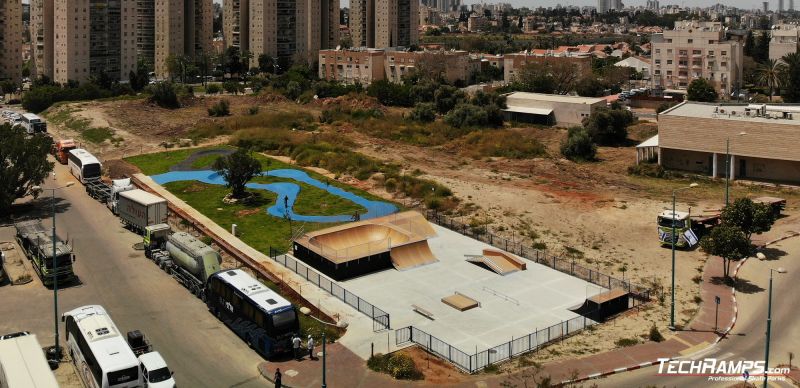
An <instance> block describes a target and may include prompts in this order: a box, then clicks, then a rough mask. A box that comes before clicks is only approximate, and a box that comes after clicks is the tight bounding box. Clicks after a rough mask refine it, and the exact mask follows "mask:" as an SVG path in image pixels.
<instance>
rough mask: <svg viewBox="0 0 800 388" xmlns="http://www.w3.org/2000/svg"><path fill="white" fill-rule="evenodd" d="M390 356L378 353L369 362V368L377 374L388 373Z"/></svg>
mask: <svg viewBox="0 0 800 388" xmlns="http://www.w3.org/2000/svg"><path fill="white" fill-rule="evenodd" d="M389 357H390V356H389V355H384V354H381V353H377V354H375V355H373V356H371V357H370V358H369V359H368V360H367V368H369V369H371V370H373V371H375V372H383V373H386V372H387V371H388V364H389Z"/></svg>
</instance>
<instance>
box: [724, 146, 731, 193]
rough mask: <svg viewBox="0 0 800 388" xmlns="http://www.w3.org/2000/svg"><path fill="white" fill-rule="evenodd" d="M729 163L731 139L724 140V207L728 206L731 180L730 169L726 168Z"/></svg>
mask: <svg viewBox="0 0 800 388" xmlns="http://www.w3.org/2000/svg"><path fill="white" fill-rule="evenodd" d="M730 161H731V138H730V137H729V138H727V139H725V206H728V185H730V183H729V181H730V179H731V177H730V175H731V168H730V167H729V166H728V164H730Z"/></svg>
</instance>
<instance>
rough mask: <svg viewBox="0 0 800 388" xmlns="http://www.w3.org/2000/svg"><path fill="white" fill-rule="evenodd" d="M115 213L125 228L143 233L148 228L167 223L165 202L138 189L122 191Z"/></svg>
mask: <svg viewBox="0 0 800 388" xmlns="http://www.w3.org/2000/svg"><path fill="white" fill-rule="evenodd" d="M117 213H118V214H119V218H120V219H122V222H123V223H124V224H125V225H126V226H128V227H129V228H131V229H132V230H134V231H136V232H137V233H143V232H144V230H145V228H146V227H148V226H151V225H156V224H166V223H167V200H165V199H164V198H161V197H159V196H157V195H155V194H150V193H148V192H146V191H144V190H140V189H136V190H129V191H123V192H121V193H119V199H118V201H117Z"/></svg>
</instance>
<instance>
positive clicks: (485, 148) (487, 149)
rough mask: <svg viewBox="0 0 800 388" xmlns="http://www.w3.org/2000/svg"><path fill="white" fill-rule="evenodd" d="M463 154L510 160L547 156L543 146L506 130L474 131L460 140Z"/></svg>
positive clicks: (532, 139)
mask: <svg viewBox="0 0 800 388" xmlns="http://www.w3.org/2000/svg"><path fill="white" fill-rule="evenodd" d="M462 141H463V144H465V147H463V152H462V153H463V154H464V155H467V156H471V157H473V158H480V157H485V156H494V157H504V158H511V159H526V158H535V157H538V156H543V155H546V154H547V151H546V149H545V146H544V145H543V144H542V143H541V142H539V141H538V140H536V139H535V138H534V137H532V136H527V135H525V134H521V133H519V132H516V131H512V130H507V129H494V130H484V131H474V132H471V133H469V134H467V135H466V136H464V137H463V138H462Z"/></svg>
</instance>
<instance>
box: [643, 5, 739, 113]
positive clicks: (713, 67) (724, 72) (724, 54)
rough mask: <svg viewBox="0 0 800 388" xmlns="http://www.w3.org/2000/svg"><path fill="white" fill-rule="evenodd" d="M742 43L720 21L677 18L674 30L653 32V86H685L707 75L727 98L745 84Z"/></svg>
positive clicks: (679, 87)
mask: <svg viewBox="0 0 800 388" xmlns="http://www.w3.org/2000/svg"><path fill="white" fill-rule="evenodd" d="M742 47H743V45H742V43H741V42H739V41H737V40H733V39H728V38H727V37H726V35H725V27H724V26H723V25H722V23H720V22H698V21H688V20H685V21H677V22H675V29H674V30H667V31H664V32H663V33H662V34H653V36H652V71H651V72H650V74H651V76H652V86H653V88H656V89H659V88H661V89H682V90H685V89H687V88H688V87H689V84H690V83H691V82H692V81H693V80H695V79H700V78H704V79H706V80H708V81H710V82H711V84H712V85H714V88H715V89H716V91H717V93H719V94H720V97H722V98H723V99H728V98H730V96H731V93H732V92H734V91H735V90H736V89H737V88H739V87H740V86H741V85H742V63H743V58H744V54H743V51H742Z"/></svg>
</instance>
